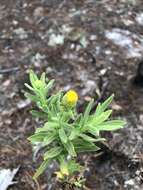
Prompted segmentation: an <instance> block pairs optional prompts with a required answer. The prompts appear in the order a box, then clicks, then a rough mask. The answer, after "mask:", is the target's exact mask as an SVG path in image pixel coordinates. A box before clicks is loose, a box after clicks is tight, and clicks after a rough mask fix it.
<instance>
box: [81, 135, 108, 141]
mask: <svg viewBox="0 0 143 190" xmlns="http://www.w3.org/2000/svg"><path fill="white" fill-rule="evenodd" d="M80 137H81V138H83V139H84V140H85V141H88V142H98V141H105V140H106V139H105V138H98V139H95V138H93V137H90V136H88V135H86V134H81V135H80Z"/></svg>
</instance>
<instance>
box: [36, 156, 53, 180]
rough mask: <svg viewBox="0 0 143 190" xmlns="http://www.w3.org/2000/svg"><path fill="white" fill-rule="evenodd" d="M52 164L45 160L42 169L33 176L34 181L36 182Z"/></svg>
mask: <svg viewBox="0 0 143 190" xmlns="http://www.w3.org/2000/svg"><path fill="white" fill-rule="evenodd" d="M49 164H50V160H48V159H47V160H44V162H42V164H41V165H40V167H39V168H38V169H37V170H36V173H35V174H34V176H33V179H34V180H36V179H37V178H38V177H39V176H40V175H41V174H42V173H43V172H44V170H45V169H46V168H47V167H48V165H49Z"/></svg>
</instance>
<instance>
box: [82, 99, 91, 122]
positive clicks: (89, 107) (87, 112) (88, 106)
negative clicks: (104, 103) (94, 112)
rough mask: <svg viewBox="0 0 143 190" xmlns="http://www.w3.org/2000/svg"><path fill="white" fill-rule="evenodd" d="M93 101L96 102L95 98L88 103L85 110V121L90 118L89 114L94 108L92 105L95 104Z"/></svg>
mask: <svg viewBox="0 0 143 190" xmlns="http://www.w3.org/2000/svg"><path fill="white" fill-rule="evenodd" d="M93 103H94V99H92V100H91V101H90V102H89V103H88V105H87V107H86V109H85V112H84V116H83V117H84V121H85V120H86V119H87V118H88V116H89V114H90V111H91V109H92V106H93Z"/></svg>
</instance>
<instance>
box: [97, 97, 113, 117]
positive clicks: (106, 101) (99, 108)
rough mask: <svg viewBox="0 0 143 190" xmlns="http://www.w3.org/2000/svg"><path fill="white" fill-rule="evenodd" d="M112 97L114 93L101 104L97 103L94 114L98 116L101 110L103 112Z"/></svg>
mask: <svg viewBox="0 0 143 190" xmlns="http://www.w3.org/2000/svg"><path fill="white" fill-rule="evenodd" d="M113 98H114V94H112V95H111V96H110V97H109V98H108V99H107V100H105V101H104V102H103V103H102V104H101V103H99V104H98V106H97V108H96V111H95V115H96V116H98V115H100V114H101V113H102V112H104V111H105V110H106V109H107V107H108V106H109V105H110V103H111V102H112V100H113Z"/></svg>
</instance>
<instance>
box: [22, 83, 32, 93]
mask: <svg viewBox="0 0 143 190" xmlns="http://www.w3.org/2000/svg"><path fill="white" fill-rule="evenodd" d="M24 85H25V86H26V87H27V88H28V89H29V90H32V91H33V92H35V90H34V88H32V87H31V86H30V85H29V84H27V83H25V84H24Z"/></svg>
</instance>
